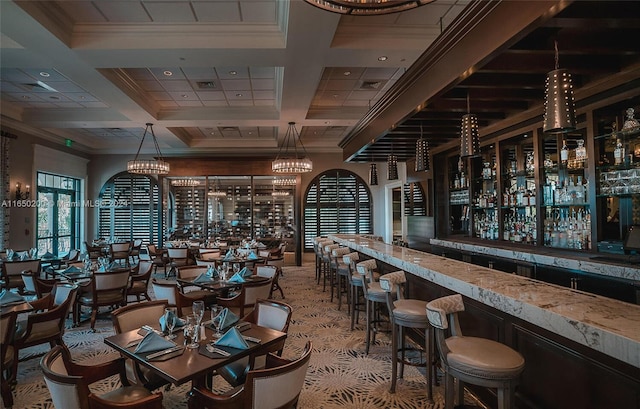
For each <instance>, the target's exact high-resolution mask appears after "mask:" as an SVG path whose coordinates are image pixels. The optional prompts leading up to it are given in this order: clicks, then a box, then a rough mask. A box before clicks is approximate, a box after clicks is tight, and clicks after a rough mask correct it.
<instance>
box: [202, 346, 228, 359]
mask: <svg viewBox="0 0 640 409" xmlns="http://www.w3.org/2000/svg"><path fill="white" fill-rule="evenodd" d="M206 348H207V351H209V352H210V353H212V354H214V353H215V354H219V355H222V356H225V357H226V356H231V353H230V352H227V351H225V350H223V349H220V348H216V347H214V346H213V345H212V344H207V346H206Z"/></svg>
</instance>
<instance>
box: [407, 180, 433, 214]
mask: <svg viewBox="0 0 640 409" xmlns="http://www.w3.org/2000/svg"><path fill="white" fill-rule="evenodd" d="M403 191H404V215H405V216H426V215H427V203H426V201H425V198H424V191H423V190H422V186H421V185H420V184H419V183H405V185H404V187H403Z"/></svg>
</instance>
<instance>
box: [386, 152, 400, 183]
mask: <svg viewBox="0 0 640 409" xmlns="http://www.w3.org/2000/svg"><path fill="white" fill-rule="evenodd" d="M397 179H398V157H397V156H396V155H394V154H391V155H389V156H388V157H387V180H397Z"/></svg>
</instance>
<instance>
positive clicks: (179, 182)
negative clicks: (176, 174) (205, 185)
mask: <svg viewBox="0 0 640 409" xmlns="http://www.w3.org/2000/svg"><path fill="white" fill-rule="evenodd" d="M199 185H200V181H199V180H197V179H193V178H188V179H172V180H171V186H179V187H194V186H199Z"/></svg>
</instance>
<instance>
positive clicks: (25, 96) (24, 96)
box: [22, 95, 31, 99]
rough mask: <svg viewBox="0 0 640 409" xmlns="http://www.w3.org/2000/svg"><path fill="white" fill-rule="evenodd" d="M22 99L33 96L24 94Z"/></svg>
mask: <svg viewBox="0 0 640 409" xmlns="http://www.w3.org/2000/svg"><path fill="white" fill-rule="evenodd" d="M22 99H31V97H30V96H29V95H23V96H22Z"/></svg>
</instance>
